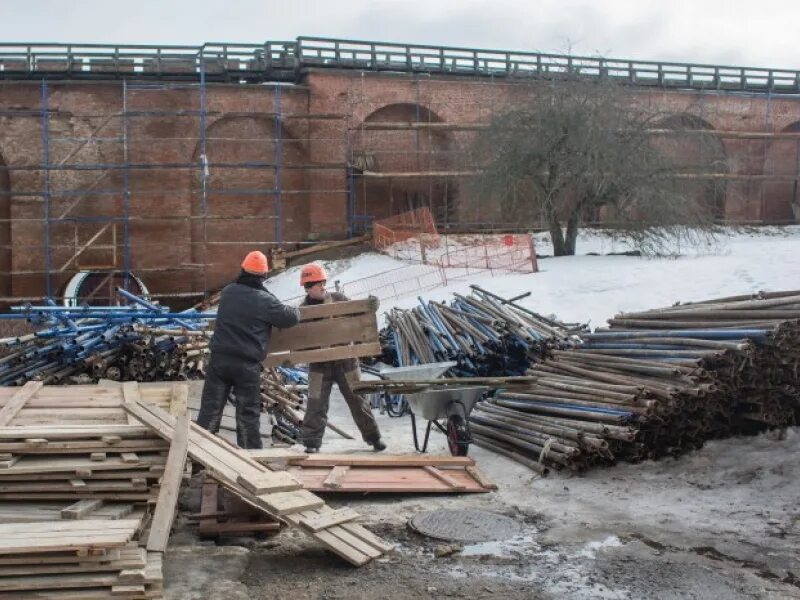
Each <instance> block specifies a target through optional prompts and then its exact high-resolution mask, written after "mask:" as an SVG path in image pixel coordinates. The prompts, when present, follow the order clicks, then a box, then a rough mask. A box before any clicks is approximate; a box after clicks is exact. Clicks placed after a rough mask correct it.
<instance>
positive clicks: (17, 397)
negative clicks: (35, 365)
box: [0, 381, 44, 426]
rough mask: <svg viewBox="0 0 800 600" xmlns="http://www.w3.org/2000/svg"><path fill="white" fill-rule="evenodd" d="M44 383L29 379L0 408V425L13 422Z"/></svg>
mask: <svg viewBox="0 0 800 600" xmlns="http://www.w3.org/2000/svg"><path fill="white" fill-rule="evenodd" d="M43 385H44V384H43V383H42V382H41V381H29V382H28V383H26V384H25V385H23V386H22V388H20V389H19V390H17V391H16V392H15V393H14V395H13V396H12V397H11V399H10V400H9V401H8V402H6V405H5V406H4V407H3V408H2V409H0V426H3V425H8V424H9V423H11V421H12V420H13V419H14V417H16V416H17V413H18V412H19V411H20V410H21V409H22V407H23V406H25V403H26V402H27V401H28V399H29V398H31V397H32V396H33V395H34V394H36V392H38V391H39V390H40V389H41V388H42V386H43Z"/></svg>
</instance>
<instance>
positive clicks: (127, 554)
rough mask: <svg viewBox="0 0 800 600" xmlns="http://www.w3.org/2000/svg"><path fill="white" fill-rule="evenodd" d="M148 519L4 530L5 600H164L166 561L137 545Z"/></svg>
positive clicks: (1, 572) (1, 579)
mask: <svg viewBox="0 0 800 600" xmlns="http://www.w3.org/2000/svg"><path fill="white" fill-rule="evenodd" d="M141 525H142V518H141V517H139V518H134V519H120V520H107V519H84V520H61V521H40V522H31V523H10V524H0V598H15V599H20V600H23V599H25V598H53V599H56V598H57V599H72V598H76V599H77V598H80V599H92V598H109V597H114V598H159V597H161V595H162V591H161V590H162V574H161V556H160V554H159V553H156V552H147V550H145V549H144V548H140V547H139V546H138V545H137V544H135V543H131V541H132V540H133V538H134V536H135V535H136V534H137V532H138V531H139V529H140V528H141Z"/></svg>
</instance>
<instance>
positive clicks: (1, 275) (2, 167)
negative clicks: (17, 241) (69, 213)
mask: <svg viewBox="0 0 800 600" xmlns="http://www.w3.org/2000/svg"><path fill="white" fill-rule="evenodd" d="M7 167H8V164H7V163H6V160H5V157H4V156H3V153H2V151H0V295H2V296H10V295H11V177H10V176H9V173H8V169H7Z"/></svg>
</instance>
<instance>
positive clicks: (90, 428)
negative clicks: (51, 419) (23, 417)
mask: <svg viewBox="0 0 800 600" xmlns="http://www.w3.org/2000/svg"><path fill="white" fill-rule="evenodd" d="M104 435H118V436H120V437H122V438H143V437H147V436H148V435H150V430H149V429H148V428H147V427H145V426H143V425H142V424H141V423H138V422H137V423H136V424H134V425H64V424H54V425H50V426H36V427H26V428H20V427H7V426H6V427H0V440H23V439H30V438H44V439H47V440H69V439H91V438H97V439H101V438H102V436H104Z"/></svg>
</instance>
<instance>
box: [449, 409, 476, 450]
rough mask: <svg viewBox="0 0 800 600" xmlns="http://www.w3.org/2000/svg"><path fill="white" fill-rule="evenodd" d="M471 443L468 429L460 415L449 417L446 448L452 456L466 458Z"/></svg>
mask: <svg viewBox="0 0 800 600" xmlns="http://www.w3.org/2000/svg"><path fill="white" fill-rule="evenodd" d="M471 441H472V438H471V436H470V435H469V427H468V426H467V422H466V421H465V420H464V417H462V416H461V415H450V416H449V417H448V418H447V446H448V448H449V449H450V454H452V455H453V456H466V455H467V452H469V444H470V442H471Z"/></svg>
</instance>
